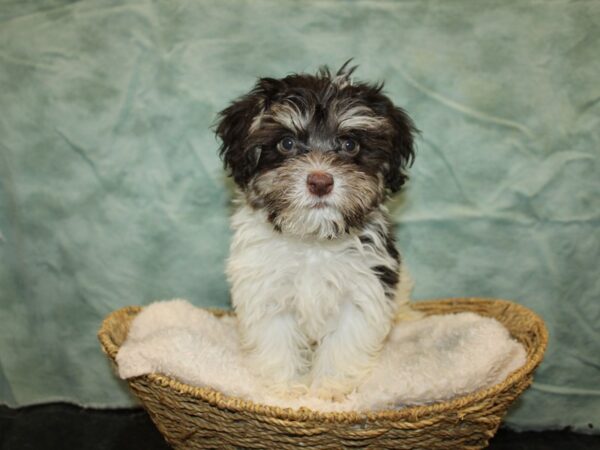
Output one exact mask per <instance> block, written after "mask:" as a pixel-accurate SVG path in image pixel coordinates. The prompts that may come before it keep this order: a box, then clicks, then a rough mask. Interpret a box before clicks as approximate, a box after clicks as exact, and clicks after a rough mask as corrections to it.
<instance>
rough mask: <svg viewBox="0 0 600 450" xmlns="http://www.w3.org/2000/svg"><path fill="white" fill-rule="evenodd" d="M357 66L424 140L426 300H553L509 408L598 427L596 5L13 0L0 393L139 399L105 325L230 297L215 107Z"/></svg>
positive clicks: (3, 142) (5, 118)
mask: <svg viewBox="0 0 600 450" xmlns="http://www.w3.org/2000/svg"><path fill="white" fill-rule="evenodd" d="M351 56H353V57H354V58H355V61H356V62H357V63H358V64H360V69H359V71H358V72H357V76H358V77H359V78H363V79H370V80H382V79H384V80H386V81H387V92H388V93H389V95H390V96H391V97H392V98H393V99H394V100H395V101H396V102H397V103H398V104H400V105H402V106H404V107H405V108H406V109H407V110H408V111H409V112H410V113H411V114H412V116H413V117H414V119H415V121H416V123H417V125H418V126H419V128H420V129H421V130H422V131H423V134H422V137H421V138H420V139H419V143H418V156H417V160H416V163H415V165H414V167H413V170H412V180H411V183H410V186H409V187H408V188H407V190H406V191H405V193H404V195H403V196H402V198H401V199H400V201H397V202H395V204H394V207H393V211H394V215H395V218H396V221H397V223H398V227H397V233H398V239H399V242H400V244H401V246H402V248H403V251H404V255H405V259H406V261H407V262H408V264H409V266H410V268H411V271H412V272H413V274H414V277H415V278H416V282H417V287H416V291H415V297H416V298H417V299H425V298H431V297H441V296H463V295H478V296H493V297H504V298H509V299H514V300H517V301H519V302H521V303H522V304H524V305H526V306H528V307H530V308H532V309H534V310H535V311H537V312H539V313H540V314H541V315H542V316H543V317H544V319H545V320H546V322H547V324H548V327H549V330H550V333H551V339H550V346H549V349H548V352H547V357H546V360H545V361H544V364H543V365H542V367H541V368H540V369H539V371H538V373H537V376H536V381H535V384H534V385H533V387H532V388H531V389H530V390H529V391H528V392H527V393H526V394H525V395H524V397H523V398H522V400H521V401H519V402H518V404H517V405H516V406H515V408H513V410H512V411H511V414H510V415H509V417H508V419H507V421H508V423H509V424H511V425H513V426H517V427H521V428H540V427H561V426H565V425H572V426H574V427H576V428H577V429H580V430H589V429H590V428H589V426H588V424H593V425H594V426H595V427H596V429H597V427H598V426H600V403H599V401H600V328H599V327H600V273H599V268H598V266H599V260H600V227H599V221H600V3H599V2H593V1H578V2H569V1H558V0H555V1H496V2H493V1H462V0H458V1H416V0H415V1H370V2H369V1H348V2H345V1H325V0H321V1H306V2H291V1H276V0H258V1H224V0H220V1H216V0H215V1H191V0H190V1H175V0H165V1H149V0H148V1H142V0H139V1H128V2H118V1H113V2H111V1H79V2H65V1H58V0H54V1H52V0H48V1H33V0H31V1H20V0H13V1H5V0H4V1H0V233H1V234H0V402H5V403H8V404H9V405H13V406H14V405H27V404H32V403H40V402H48V401H57V400H64V401H70V402H76V403H79V404H83V405H93V406H111V407H114V406H126V405H130V404H131V403H132V400H131V398H130V397H129V396H128V395H127V394H126V392H125V390H124V389H123V386H122V383H120V382H119V381H117V380H116V378H115V377H114V376H113V374H112V372H111V370H110V368H109V366H108V364H107V363H106V361H105V359H104V356H103V355H102V354H101V352H100V349H99V345H98V343H97V341H96V337H95V334H96V331H97V329H98V327H99V325H100V321H101V319H102V318H103V317H104V316H105V315H106V314H107V313H108V312H110V311H111V310H113V309H115V308H119V307H120V306H124V305H130V304H146V303H148V302H151V301H153V300H156V299H163V298H172V297H185V298H188V299H190V300H191V301H193V302H194V303H195V304H197V305H219V306H222V305H227V302H228V294H227V285H226V282H225V278H224V276H223V266H224V264H223V261H224V259H225V257H226V254H227V247H228V240H229V237H230V232H229V229H228V221H227V217H228V214H229V212H230V206H229V201H230V198H231V195H232V189H231V185H230V183H229V182H228V181H226V179H225V177H224V174H223V171H222V168H221V163H220V161H219V160H218V158H217V156H216V150H217V146H218V144H217V142H216V140H215V138H214V137H213V134H212V132H211V131H210V125H211V123H212V122H213V120H214V117H215V114H216V112H217V111H219V110H220V109H222V108H223V107H225V106H226V105H227V103H228V101H229V100H230V99H232V98H233V97H235V96H237V95H239V94H241V93H243V92H244V91H246V90H247V89H249V88H250V87H251V86H252V84H253V80H254V78H255V77H256V76H257V75H270V76H281V75H285V74H287V73H289V72H292V71H294V72H295V71H314V70H315V69H316V68H317V67H318V66H319V65H320V64H323V63H327V64H330V65H332V66H334V67H337V66H339V65H340V64H341V63H342V62H343V61H345V60H346V59H347V58H349V57H351Z"/></svg>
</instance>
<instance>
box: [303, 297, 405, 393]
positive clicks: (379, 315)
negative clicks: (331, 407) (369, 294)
mask: <svg viewBox="0 0 600 450" xmlns="http://www.w3.org/2000/svg"><path fill="white" fill-rule="evenodd" d="M370 313H371V314H369V315H367V314H366V313H365V312H364V310H363V308H361V307H359V306H357V305H355V304H351V303H346V304H344V305H343V306H342V309H341V313H340V317H339V322H338V323H337V326H336V329H335V330H334V331H333V332H331V333H330V334H328V335H326V336H325V338H324V339H323V341H322V342H321V345H320V346H319V347H318V349H317V351H316V354H315V360H314V365H313V368H312V371H311V378H312V385H311V389H312V390H313V392H314V393H315V394H316V395H318V396H319V397H321V398H325V399H329V400H341V399H342V398H343V397H344V396H345V395H346V394H348V393H349V392H350V391H352V390H353V389H354V388H355V387H356V386H358V384H359V383H360V382H361V381H362V380H363V379H364V378H365V376H366V375H367V374H368V373H369V371H370V369H371V368H372V366H373V364H374V361H375V359H376V358H377V355H378V354H379V352H380V351H381V348H382V347H383V343H384V341H385V339H386V337H387V335H388V333H389V331H390V328H391V325H392V323H393V320H392V315H393V312H392V311H390V310H389V309H387V308H378V309H377V310H375V311H373V310H372V311H370Z"/></svg>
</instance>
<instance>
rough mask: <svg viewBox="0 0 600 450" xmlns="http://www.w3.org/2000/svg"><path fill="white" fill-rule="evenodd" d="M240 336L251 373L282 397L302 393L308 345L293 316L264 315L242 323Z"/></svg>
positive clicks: (281, 314)
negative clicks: (250, 321)
mask: <svg viewBox="0 0 600 450" xmlns="http://www.w3.org/2000/svg"><path fill="white" fill-rule="evenodd" d="M240 333H241V337H242V346H243V348H244V349H245V350H246V357H247V360H248V363H249V367H250V370H252V372H253V373H254V374H255V375H256V376H257V377H259V379H260V380H261V381H263V382H264V383H266V384H268V385H269V388H270V389H272V390H273V391H276V392H278V393H279V394H282V395H292V396H293V395H297V394H299V393H301V391H302V390H303V386H302V384H301V382H300V379H301V377H302V375H303V373H305V372H306V370H307V367H308V361H307V349H308V345H307V343H306V338H305V337H304V336H303V335H302V333H300V330H299V328H298V325H297V323H296V321H295V319H294V317H293V316H292V315H291V314H290V313H278V314H274V315H269V316H263V317H261V318H259V319H258V320H255V321H253V322H252V323H245V322H244V321H243V320H240Z"/></svg>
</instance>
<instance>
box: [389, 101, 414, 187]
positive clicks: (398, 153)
mask: <svg viewBox="0 0 600 450" xmlns="http://www.w3.org/2000/svg"><path fill="white" fill-rule="evenodd" d="M388 118H389V121H390V123H391V124H392V128H393V139H392V146H393V148H392V153H391V155H390V169H389V172H388V173H387V175H386V184H387V186H388V188H389V189H390V191H391V192H398V191H399V190H400V188H401V187H402V185H403V184H404V183H405V182H406V180H407V179H408V175H407V174H406V172H405V170H406V168H407V167H410V165H411V164H412V163H413V160H414V158H415V148H414V138H415V135H416V134H417V133H418V132H419V130H417V128H416V127H415V124H414V122H413V121H412V119H411V118H410V117H409V116H408V114H407V113H406V111H404V110H403V109H402V108H398V107H395V106H391V109H390V110H389V112H388Z"/></svg>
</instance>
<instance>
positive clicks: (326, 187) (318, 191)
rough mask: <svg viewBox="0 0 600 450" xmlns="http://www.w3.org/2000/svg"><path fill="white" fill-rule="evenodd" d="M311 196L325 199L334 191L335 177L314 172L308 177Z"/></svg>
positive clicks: (307, 181) (325, 173)
mask: <svg viewBox="0 0 600 450" xmlns="http://www.w3.org/2000/svg"><path fill="white" fill-rule="evenodd" d="M306 184H307V185H308V190H309V192H310V193H311V194H314V195H317V196H319V197H323V196H325V195H327V194H329V193H330V192H331V191H332V190H333V176H331V174H329V173H327V172H312V173H310V174H309V175H308V177H306Z"/></svg>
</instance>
